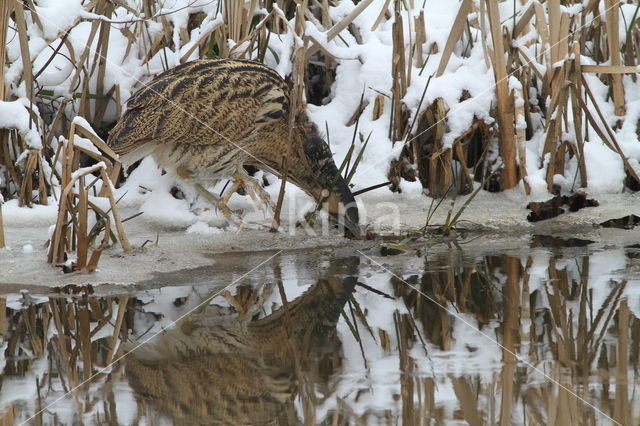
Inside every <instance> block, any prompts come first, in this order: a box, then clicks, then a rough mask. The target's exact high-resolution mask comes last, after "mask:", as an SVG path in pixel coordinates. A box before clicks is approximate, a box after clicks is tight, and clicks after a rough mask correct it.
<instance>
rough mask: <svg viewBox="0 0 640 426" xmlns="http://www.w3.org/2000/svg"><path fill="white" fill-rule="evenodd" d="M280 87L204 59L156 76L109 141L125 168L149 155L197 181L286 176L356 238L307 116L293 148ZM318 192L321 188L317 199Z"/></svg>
mask: <svg viewBox="0 0 640 426" xmlns="http://www.w3.org/2000/svg"><path fill="white" fill-rule="evenodd" d="M288 139H289V98H288V88H287V85H286V83H285V82H284V81H283V80H282V78H281V77H280V76H279V75H278V73H277V72H275V71H274V70H273V69H271V68H269V67H267V66H265V65H263V64H260V63H257V62H253V61H246V60H232V59H203V60H197V61H193V62H189V63H186V64H183V65H179V66H177V67H175V68H173V69H171V70H169V71H167V72H165V73H163V74H160V75H159V76H157V77H156V78H155V79H154V80H152V81H151V82H150V83H149V84H147V85H146V86H145V87H144V88H142V89H140V90H139V91H138V92H137V93H135V94H134V95H133V96H132V97H131V98H130V99H129V101H128V104H127V110H126V112H125V113H124V115H123V116H122V118H121V120H120V121H119V122H118V123H117V125H116V126H115V127H114V128H113V130H112V131H111V134H110V136H109V139H108V144H109V145H110V146H111V147H112V148H113V149H114V151H115V152H116V153H117V154H119V155H120V157H121V160H122V162H123V165H124V166H125V168H126V167H127V166H128V165H130V164H132V163H134V162H135V161H137V160H139V159H141V158H143V157H145V156H147V155H153V156H154V158H155V159H156V161H157V162H158V163H159V164H160V165H161V166H163V167H164V168H165V169H167V170H169V171H171V172H173V173H175V174H176V175H177V176H178V177H180V178H182V179H194V180H195V181H203V180H213V179H219V178H222V177H235V176H237V174H238V173H243V172H244V170H242V166H243V165H252V166H255V167H257V168H260V169H263V170H267V171H271V172H276V173H277V174H278V175H280V174H281V173H280V172H282V170H280V169H281V165H282V160H283V156H284V155H285V153H286V152H287V151H288V150H289V153H290V156H289V159H288V161H287V165H288V166H287V168H288V170H287V174H288V179H289V180H290V181H291V182H293V183H294V184H296V185H297V186H299V187H300V188H302V189H303V190H304V191H305V192H307V193H308V194H310V195H311V196H312V197H314V198H315V199H316V200H321V199H324V200H325V202H326V205H327V208H328V211H329V212H330V213H331V215H332V216H334V217H336V218H339V219H341V220H342V221H344V223H345V225H346V227H347V229H349V230H350V231H351V233H352V234H356V236H357V234H359V227H358V210H357V208H356V206H355V201H354V198H353V195H352V194H351V191H350V190H349V188H348V186H347V185H346V183H345V182H344V180H343V179H342V178H341V177H340V176H339V174H338V170H337V168H336V166H335V163H334V162H333V159H332V156H331V152H330V150H329V147H328V146H327V144H326V143H325V142H324V140H323V139H322V138H321V137H320V135H319V132H318V130H317V128H316V126H315V125H314V124H313V123H312V122H311V121H310V120H309V119H308V117H307V115H306V113H305V112H304V111H301V112H300V113H298V114H297V116H296V120H295V127H294V130H293V140H292V145H291V147H290V148H288V145H287V144H288V143H289V142H288ZM323 190H327V191H328V192H329V195H328V196H326V192H325V193H324V194H323Z"/></svg>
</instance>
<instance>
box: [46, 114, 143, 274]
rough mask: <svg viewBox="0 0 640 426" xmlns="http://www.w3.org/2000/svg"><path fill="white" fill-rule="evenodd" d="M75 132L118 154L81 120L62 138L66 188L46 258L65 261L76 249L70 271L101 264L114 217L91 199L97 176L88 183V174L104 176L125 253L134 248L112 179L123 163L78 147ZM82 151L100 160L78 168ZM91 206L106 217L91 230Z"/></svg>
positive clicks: (74, 123) (88, 268) (106, 190)
mask: <svg viewBox="0 0 640 426" xmlns="http://www.w3.org/2000/svg"><path fill="white" fill-rule="evenodd" d="M76 135H79V136H80V135H82V136H88V137H89V139H90V140H91V141H94V142H96V145H97V146H98V147H99V148H100V149H102V150H103V151H102V152H105V153H108V154H109V155H111V154H113V158H117V156H115V153H113V151H112V150H111V149H110V148H109V147H108V146H107V145H106V144H105V143H104V141H102V140H100V138H98V137H97V136H96V135H95V134H93V132H91V131H90V130H89V129H86V128H84V126H83V125H82V124H81V123H80V122H78V121H74V122H72V123H71V129H70V132H69V140H66V141H63V143H62V153H63V158H62V163H63V165H62V178H61V184H62V188H63V190H62V193H61V195H60V200H59V204H58V217H57V220H56V226H55V230H54V233H53V236H52V238H51V244H50V246H49V252H48V255H47V260H48V262H49V263H52V264H61V263H63V262H65V261H66V256H67V252H68V251H72V250H74V249H75V251H76V254H77V259H76V261H75V262H74V263H73V264H72V265H71V266H70V269H71V271H74V270H82V269H86V270H88V271H93V270H95V269H96V267H97V265H98V261H99V258H100V254H101V252H102V250H104V249H105V248H106V247H107V246H108V243H109V237H110V233H111V227H110V223H111V221H110V218H109V212H104V211H102V210H101V209H100V208H99V207H97V206H96V205H95V204H94V203H93V202H91V201H90V200H89V188H90V187H92V186H93V185H94V183H95V179H94V183H91V184H90V185H89V186H86V185H85V177H86V176H91V177H94V176H93V174H94V173H99V175H100V177H101V179H102V190H101V193H100V196H101V197H106V198H107V199H108V201H109V205H110V207H111V209H110V212H111V214H112V215H113V218H114V222H115V227H116V233H117V235H118V239H119V241H120V245H121V246H122V249H123V250H124V252H125V253H127V252H130V251H131V250H132V248H131V245H130V244H129V241H128V239H127V236H126V234H125V232H124V227H123V225H122V219H121V216H120V212H119V210H118V207H117V205H116V199H115V195H114V191H115V189H114V187H113V183H112V178H113V177H117V173H119V170H120V164H119V162H117V161H116V162H115V165H114V164H112V162H111V161H109V160H108V159H107V158H106V157H104V156H102V155H100V154H97V153H95V152H94V151H92V150H88V149H83V148H80V147H78V146H77V145H76V144H75V143H74V139H75V137H76ZM80 152H82V153H84V154H86V155H89V156H90V157H92V158H93V159H94V160H96V161H98V163H97V164H94V165H93V166H89V167H85V168H82V169H79V168H78V166H77V164H78V160H77V159H78V158H79V154H80ZM76 199H77V201H76ZM89 210H92V211H93V212H95V213H96V214H97V216H98V217H99V218H100V219H99V220H102V221H103V222H102V224H100V223H98V224H96V226H97V228H96V227H94V229H92V230H91V232H89V230H88V217H89V216H88V212H89ZM100 225H101V226H100ZM100 232H103V233H104V234H103V238H102V242H101V244H100V246H99V247H97V248H96V249H95V250H94V251H93V253H92V254H91V256H90V257H89V253H88V251H89V246H90V245H91V243H92V240H93V239H95V238H96V237H97V236H98V234H99V233H100Z"/></svg>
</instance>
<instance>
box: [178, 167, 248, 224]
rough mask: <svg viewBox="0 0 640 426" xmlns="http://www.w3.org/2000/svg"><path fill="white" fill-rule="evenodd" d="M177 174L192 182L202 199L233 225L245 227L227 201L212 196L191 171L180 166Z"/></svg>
mask: <svg viewBox="0 0 640 426" xmlns="http://www.w3.org/2000/svg"><path fill="white" fill-rule="evenodd" d="M176 174H177V175H178V177H179V178H181V179H183V180H191V181H192V182H193V187H194V188H195V190H196V192H198V194H199V195H200V196H202V198H204V199H205V200H207V201H208V202H209V203H211V204H213V205H214V206H215V208H216V209H218V210H219V211H221V212H222V214H223V215H224V217H225V218H226V219H227V220H228V221H229V222H231V223H233V224H234V225H236V226H238V227H241V226H242V225H243V223H242V219H240V218H239V217H238V216H237V215H236V214H235V213H234V212H233V211H231V209H230V208H229V206H227V204H226V202H225V200H223V199H220V197H217V196H216V195H214V194H212V193H211V191H209V190H208V189H206V188H205V187H204V186H202V185H201V184H200V183H199V182H197V181H196V179H195V178H194V177H193V173H191V171H189V170H187V169H186V168H184V167H182V166H180V167H178V168H177V169H176Z"/></svg>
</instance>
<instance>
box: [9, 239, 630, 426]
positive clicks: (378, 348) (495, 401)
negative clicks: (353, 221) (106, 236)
mask: <svg viewBox="0 0 640 426" xmlns="http://www.w3.org/2000/svg"><path fill="white" fill-rule="evenodd" d="M638 259H640V249H639V248H638V247H635V246H633V245H626V246H625V245H620V244H604V243H598V244H596V243H592V242H590V241H586V240H577V239H574V240H562V239H558V238H555V239H554V238H553V237H532V238H531V240H530V241H528V242H527V244H524V245H514V244H511V245H510V246H508V245H501V244H484V245H483V244H479V245H475V246H473V247H469V248H467V247H464V246H461V247H460V249H458V248H455V247H453V248H451V249H447V248H446V247H444V248H443V247H432V246H429V245H427V244H425V243H415V244H412V245H409V251H408V252H406V253H403V254H400V255H397V256H382V255H381V250H380V249H379V247H372V248H369V249H366V250H361V251H360V250H357V251H354V250H348V249H343V250H340V251H336V250H331V249H323V250H308V251H297V252H286V253H278V252H266V253H265V252H262V253H244V254H238V253H235V254H230V255H223V256H216V257H215V258H214V259H213V262H212V263H213V264H212V266H210V267H204V268H198V269H192V270H188V271H181V272H177V273H173V274H163V275H158V276H157V277H156V278H155V279H154V280H150V281H147V282H143V283H140V284H139V285H137V286H135V287H130V288H121V289H113V288H110V289H109V290H108V291H105V290H104V289H101V288H93V287H82V286H73V287H71V286H70V287H66V288H61V289H56V291H54V292H50V293H35V292H33V291H32V292H31V293H26V292H25V293H22V294H16V293H12V294H3V295H2V296H1V297H0V304H2V305H4V306H2V307H1V309H0V326H1V329H0V331H1V332H2V337H1V342H2V358H1V360H0V366H2V373H1V374H2V375H1V380H0V413H1V414H0V420H1V421H0V423H2V424H20V423H23V422H28V423H30V424H152V425H155V424H206V423H212V424H220V423H226V424H279V425H286V424H291V425H294V424H302V423H305V424H327V425H336V424H337V425H342V424H367V425H369V424H370V425H376V424H416V425H431V424H472V425H484V424H498V423H501V424H545V423H547V424H557V425H567V424H587V425H589V424H616V423H618V424H623V425H631V424H639V423H640V403H639V402H638V396H637V393H638V390H639V387H640V386H639V385H640V381H639V379H638V367H639V366H640V364H639V355H640V349H639V348H640V321H639V319H638V318H639V316H640V281H638V280H637V272H636V270H637V265H638V264H639V263H638ZM231 283H233V284H232V285H229V284H231Z"/></svg>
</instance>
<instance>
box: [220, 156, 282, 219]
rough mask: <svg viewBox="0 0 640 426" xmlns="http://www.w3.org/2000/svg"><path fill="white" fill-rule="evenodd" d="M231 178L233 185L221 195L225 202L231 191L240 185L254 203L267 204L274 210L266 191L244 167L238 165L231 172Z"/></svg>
mask: <svg viewBox="0 0 640 426" xmlns="http://www.w3.org/2000/svg"><path fill="white" fill-rule="evenodd" d="M233 179H234V182H233V185H232V186H231V188H229V189H228V190H227V192H225V195H224V196H223V200H224V201H225V202H228V201H229V198H231V196H232V195H233V193H234V192H236V190H237V189H238V188H239V187H242V188H243V189H244V190H245V192H246V193H247V194H248V195H249V197H251V199H252V200H253V201H255V202H256V203H258V205H260V206H268V207H270V208H271V210H275V207H274V205H273V202H272V201H271V197H270V196H269V194H268V193H267V191H265V190H264V188H263V187H262V185H260V182H258V181H257V180H256V179H254V178H253V177H251V176H249V174H248V173H247V171H246V170H245V169H244V167H242V166H238V168H237V169H236V172H235V173H234V174H233ZM265 210H266V209H265Z"/></svg>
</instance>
